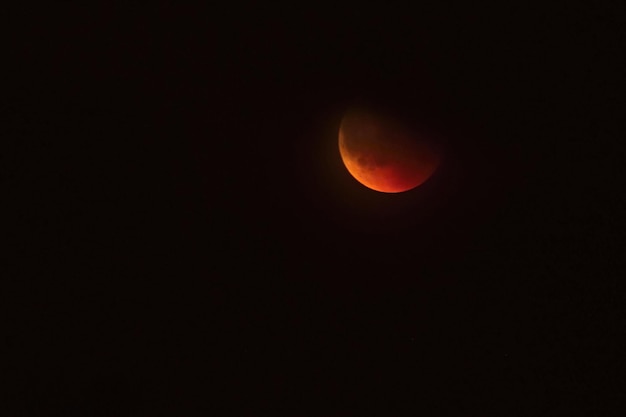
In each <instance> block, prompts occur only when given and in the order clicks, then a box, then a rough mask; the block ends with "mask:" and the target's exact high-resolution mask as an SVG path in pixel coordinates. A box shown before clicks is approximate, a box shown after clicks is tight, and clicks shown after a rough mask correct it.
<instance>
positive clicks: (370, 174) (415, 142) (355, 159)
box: [339, 110, 439, 193]
mask: <svg viewBox="0 0 626 417" xmlns="http://www.w3.org/2000/svg"><path fill="white" fill-rule="evenodd" d="M339 152H340V154H341V159H342V160H343V163H344V164H345V166H346V168H347V169H348V172H350V174H352V176H353V177H354V178H355V179H356V180H357V181H358V182H360V183H361V184H363V185H364V186H366V187H368V188H370V189H372V190H375V191H379V192H383V193H400V192H403V191H408V190H411V189H413V188H415V187H417V186H419V185H421V184H422V183H424V182H425V181H426V180H427V179H428V178H429V177H430V176H431V175H432V174H433V172H434V171H435V169H436V168H437V166H438V165H439V156H438V155H437V153H436V152H435V151H434V149H433V147H432V146H431V144H430V143H428V142H427V141H426V140H424V139H423V138H419V137H416V136H415V135H414V134H411V132H410V131H408V130H406V129H403V128H402V127H400V126H399V125H398V124H396V123H392V122H391V121H390V120H388V119H384V118H383V117H381V116H378V115H375V114H373V113H371V112H364V111H357V110H350V111H348V112H347V113H346V114H345V116H344V117H343V119H342V121H341V125H340V128H339Z"/></svg>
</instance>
